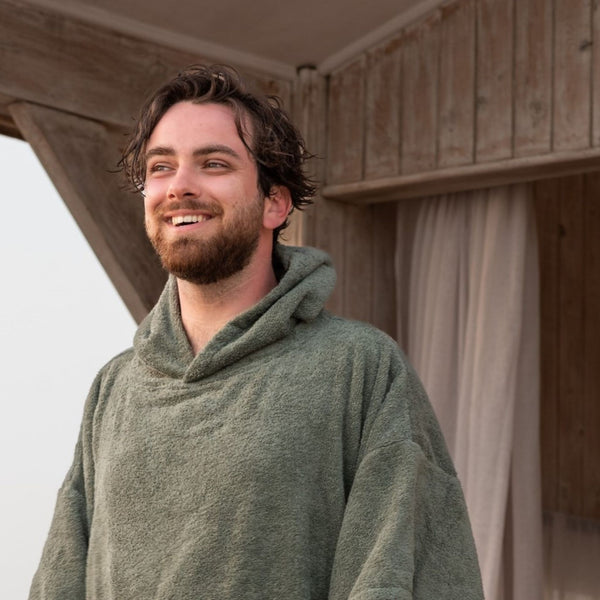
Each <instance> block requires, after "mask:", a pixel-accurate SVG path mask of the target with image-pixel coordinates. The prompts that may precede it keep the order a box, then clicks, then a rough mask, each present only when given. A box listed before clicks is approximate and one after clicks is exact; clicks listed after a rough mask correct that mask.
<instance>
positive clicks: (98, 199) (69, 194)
mask: <svg viewBox="0 0 600 600" xmlns="http://www.w3.org/2000/svg"><path fill="white" fill-rule="evenodd" d="M9 110H10V113H11V115H12V117H13V119H14V121H15V123H16V124H17V126H18V127H19V129H20V131H21V133H22V134H23V137H24V138H25V140H26V141H28V142H29V143H30V144H31V146H32V148H33V150H34V151H35V153H36V154H37V156H38V158H39V159H40V162H41V163H42V165H43V166H44V168H45V169H46V171H47V172H48V175H49V177H50V179H51V180H52V182H53V183H54V185H55V186H56V189H57V190H58V192H59V194H60V195H61V196H62V198H63V200H64V201H65V204H66V205H67V207H68V208H69V210H70V211H71V213H72V215H73V217H74V219H75V221H76V222H77V224H78V225H79V227H80V228H81V230H82V232H83V234H84V235H85V237H86V238H87V240H88V242H89V244H90V246H91V247H92V249H93V250H94V252H95V253H96V256H97V257H98V259H99V260H100V263H101V264H102V266H103V267H104V269H105V270H106V272H107V274H108V276H109V277H110V279H111V281H112V282H113V284H114V286H115V288H116V289H117V291H118V293H119V294H120V295H121V297H122V298H123V301H124V302H125V305H126V306H127V308H128V309H129V311H130V312H131V314H132V315H133V317H134V319H135V320H136V321H137V322H138V323H139V322H140V321H141V320H142V319H143V318H144V316H145V315H146V314H147V313H148V311H149V310H150V309H151V308H152V306H153V305H154V303H155V302H156V300H157V298H158V296H159V294H160V291H161V290H162V287H163V285H164V282H165V280H166V274H165V272H164V271H163V270H162V268H161V266H160V263H159V260H158V258H157V257H156V255H155V253H154V250H153V249H152V246H151V245H150V242H149V241H148V239H147V237H146V233H145V231H144V224H143V205H142V199H141V197H139V196H136V195H135V194H132V193H129V192H126V191H124V190H123V183H120V182H121V181H122V179H121V178H120V177H119V176H118V175H117V174H115V173H111V172H110V171H111V170H112V171H114V170H115V168H116V163H117V151H116V144H115V143H114V141H113V140H112V139H111V136H110V133H109V132H108V131H107V129H106V128H105V127H104V126H103V125H101V124H100V123H97V122H95V121H90V120H88V119H84V118H81V117H77V116H74V115H70V114H67V113H63V112H60V111H56V110H53V109H50V108H46V107H42V106H37V105H34V104H29V103H25V102H20V103H15V104H12V105H11V106H10V108H9Z"/></svg>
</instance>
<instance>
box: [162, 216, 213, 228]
mask: <svg viewBox="0 0 600 600" xmlns="http://www.w3.org/2000/svg"><path fill="white" fill-rule="evenodd" d="M209 219H210V217H209V216H208V215H181V216H177V217H172V218H171V224H172V225H175V227H181V226H182V225H189V224H190V223H201V222H202V221H208V220H209Z"/></svg>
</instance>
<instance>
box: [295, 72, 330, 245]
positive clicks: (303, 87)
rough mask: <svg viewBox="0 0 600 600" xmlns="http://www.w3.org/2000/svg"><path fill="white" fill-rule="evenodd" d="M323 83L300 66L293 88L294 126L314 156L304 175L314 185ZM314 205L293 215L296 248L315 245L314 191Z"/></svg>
mask: <svg viewBox="0 0 600 600" xmlns="http://www.w3.org/2000/svg"><path fill="white" fill-rule="evenodd" d="M326 94H327V84H326V81H325V78H324V77H323V76H322V75H320V74H319V73H318V72H317V70H316V69H315V68H312V67H303V68H302V69H300V70H299V71H298V77H297V79H296V82H295V88H294V102H293V106H294V110H293V119H294V123H295V124H296V126H297V127H298V129H299V130H300V132H301V133H302V136H303V137H304V142H305V144H306V148H307V150H308V151H309V152H310V153H311V154H313V155H314V157H313V158H312V159H311V160H310V162H309V164H308V165H307V174H308V176H309V177H310V178H311V179H312V180H313V181H314V182H316V183H319V182H321V181H323V179H324V177H325V164H324V161H323V156H324V154H325V143H326V134H325V106H326ZM314 202H315V206H312V207H310V208H308V209H307V210H306V211H305V212H302V213H301V214H298V213H296V214H295V215H293V220H292V226H291V228H292V229H293V235H294V241H293V242H292V243H296V244H298V245H304V244H309V245H315V243H316V241H315V222H316V214H317V213H318V211H319V208H320V207H321V206H322V204H323V203H324V202H325V201H324V200H323V199H322V198H321V196H320V193H319V190H317V194H316V196H315V198H314Z"/></svg>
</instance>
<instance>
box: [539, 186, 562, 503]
mask: <svg viewBox="0 0 600 600" xmlns="http://www.w3.org/2000/svg"><path fill="white" fill-rule="evenodd" d="M534 197H535V212H536V221H537V230H538V246H539V264H540V298H541V305H540V383H541V386H540V390H541V398H540V411H541V415H540V428H541V432H540V438H541V468H542V504H543V508H544V510H547V511H557V510H558V508H559V502H558V473H559V464H558V451H559V444H560V437H559V419H558V398H559V390H558V382H559V373H560V362H559V321H560V309H559V304H558V296H559V286H560V279H559V275H560V273H559V253H560V230H559V225H560V219H559V215H560V212H559V199H558V196H557V194H556V180H555V179H549V180H546V181H538V182H536V184H535V185H534Z"/></svg>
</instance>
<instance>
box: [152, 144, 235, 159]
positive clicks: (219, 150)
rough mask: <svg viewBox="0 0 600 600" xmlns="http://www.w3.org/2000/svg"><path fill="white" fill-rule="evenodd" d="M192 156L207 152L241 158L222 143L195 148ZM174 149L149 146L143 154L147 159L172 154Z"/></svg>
mask: <svg viewBox="0 0 600 600" xmlns="http://www.w3.org/2000/svg"><path fill="white" fill-rule="evenodd" d="M193 154H194V156H208V155H209V154H227V155H228V156H231V157H233V158H241V157H240V155H239V154H238V153H237V152H236V151H235V150H234V149H233V148H231V147H230V146H225V145H223V144H210V145H209V146H202V147H201V148H197V149H196V150H194V152H193ZM174 155H175V149H174V148H172V147H171V146H155V147H154V148H150V150H148V151H147V152H146V154H145V159H146V160H148V159H149V158H152V157H153V156H174Z"/></svg>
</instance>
